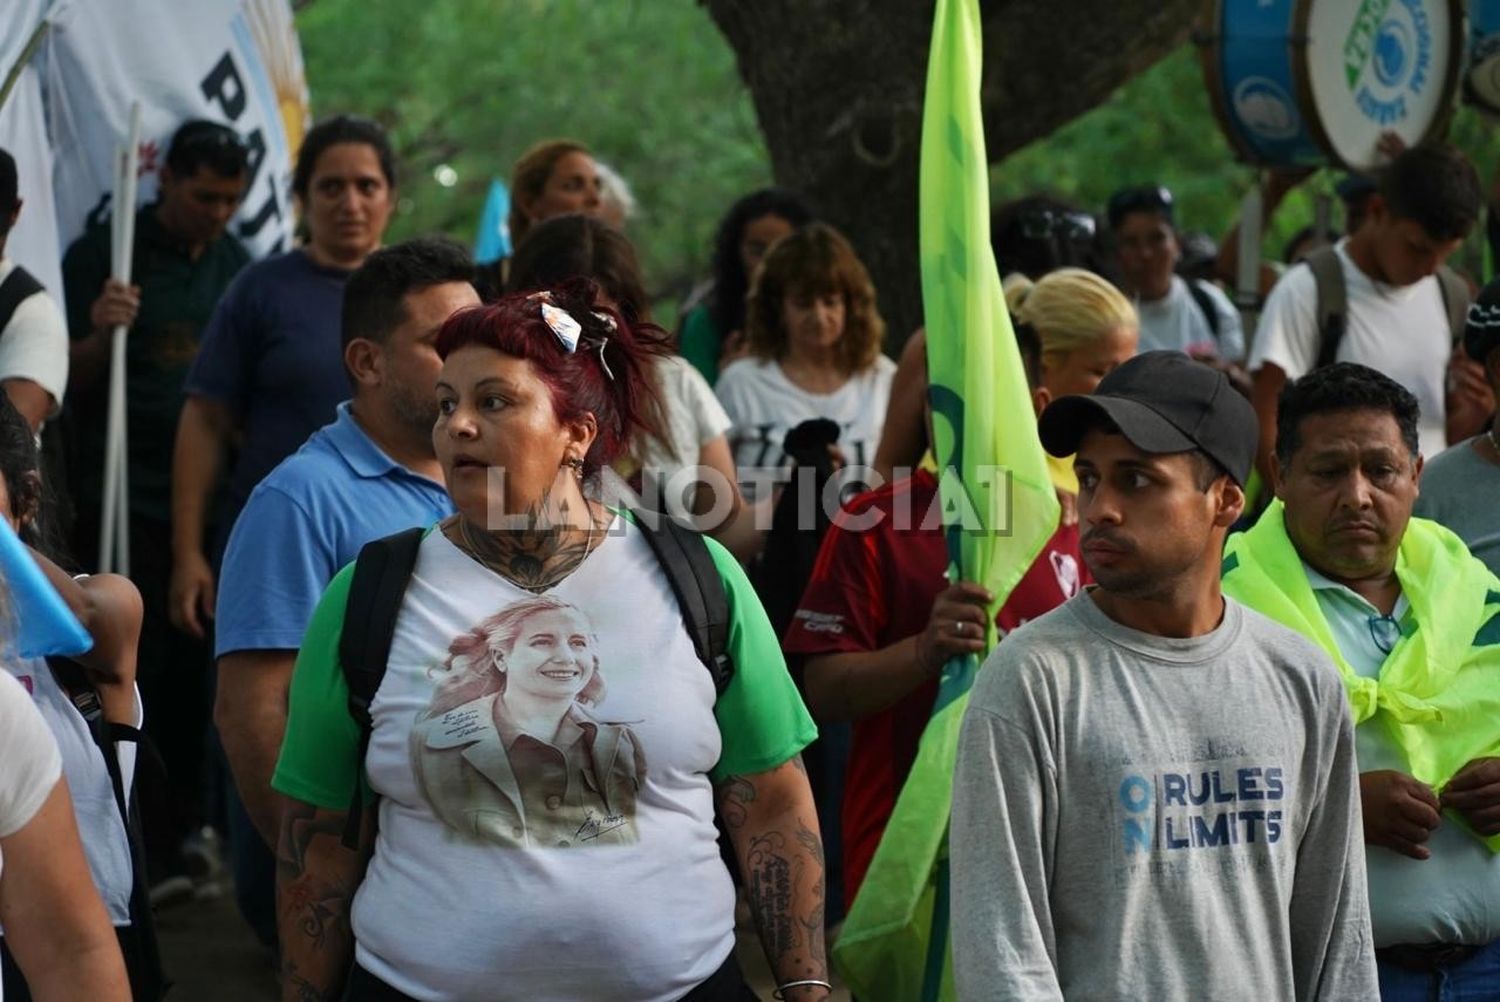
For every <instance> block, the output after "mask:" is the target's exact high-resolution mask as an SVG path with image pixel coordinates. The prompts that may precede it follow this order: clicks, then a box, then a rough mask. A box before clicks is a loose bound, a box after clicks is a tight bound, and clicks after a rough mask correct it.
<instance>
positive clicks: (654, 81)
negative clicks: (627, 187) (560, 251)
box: [297, 0, 770, 321]
mask: <svg viewBox="0 0 1500 1002" xmlns="http://www.w3.org/2000/svg"><path fill="white" fill-rule="evenodd" d="M297 27H298V30H299V33H300V35H301V39H302V48H303V56H304V59H305V62H306V65H307V78H308V81H309V86H310V89H311V92H312V104H313V111H314V114H315V115H316V116H317V117H322V116H324V115H328V114H333V113H336V112H341V111H348V112H357V113H360V114H365V115H370V116H372V117H375V118H377V119H379V120H380V121H381V122H383V123H384V124H386V125H387V126H388V127H389V128H390V129H391V130H392V134H393V137H394V141H395V143H396V147H397V151H398V153H399V155H400V159H401V163H400V170H401V192H400V195H401V199H400V208H399V211H398V215H397V217H396V219H395V221H394V223H393V224H392V228H391V233H390V237H391V238H392V239H398V240H399V239H402V238H404V237H408V236H413V235H417V234H421V233H430V232H434V231H440V232H445V233H448V234H449V235H451V236H454V237H455V238H458V239H461V240H464V241H472V240H473V239H474V235H475V229H476V225H477V223H478V219H479V212H480V209H481V208H482V206H483V204H484V199H485V196H486V194H487V193H488V189H489V184H490V179H491V177H494V176H499V177H500V178H502V179H503V180H505V181H506V182H507V183H508V182H509V178H510V171H511V167H512V165H513V164H514V163H515V160H516V158H517V157H519V156H520V155H521V153H522V152H524V151H525V149H526V148H527V147H528V146H530V145H531V144H533V143H535V142H537V141H539V140H543V139H549V138H556V137H569V138H574V139H578V140H580V141H582V142H584V143H585V144H586V145H588V146H589V147H591V148H592V149H593V151H594V152H595V154H596V155H597V156H598V157H599V158H600V159H602V160H604V161H606V162H608V163H609V164H610V165H611V166H612V167H614V168H615V169H616V170H617V171H619V172H620V173H621V174H622V175H623V176H624V177H625V178H626V179H627V180H628V181H629V182H630V184H631V186H632V188H633V190H634V193H635V196H636V200H637V202H638V203H639V215H638V216H637V218H636V219H635V220H633V221H632V222H631V223H630V224H629V225H628V229H629V231H630V235H631V237H632V238H633V239H634V241H635V242H636V245H637V248H638V249H639V250H640V252H641V256H642V259H643V265H644V266H645V268H646V272H647V277H648V281H649V282H650V287H651V288H652V290H653V291H661V292H667V293H670V294H680V293H681V292H683V291H685V290H686V288H687V287H688V286H689V285H690V284H691V283H692V281H693V279H694V278H696V277H697V276H699V275H701V274H702V273H703V271H704V270H705V269H706V267H707V263H708V256H709V244H710V241H711V239H712V233H713V230H714V227H715V226H716V225H717V224H718V221H719V217H720V216H721V215H722V214H723V212H724V211H725V209H727V208H728V206H729V203H730V202H732V201H733V200H734V199H735V198H737V197H738V196H739V195H741V194H743V193H745V192H747V191H750V190H752V189H754V188H756V187H759V186H761V185H764V184H767V183H769V181H770V167H769V163H768V160H767V158H766V153H765V146H764V143H763V141H762V139H761V137H760V132H759V129H758V128H757V126H756V122H755V114H754V110H753V108H752V107H751V104H750V98H749V94H748V92H747V91H746V89H745V87H744V85H743V83H742V82H741V81H740V78H739V74H738V72H737V70H736V68H735V62H734V54H733V52H732V51H731V50H730V48H729V45H728V43H726V42H725V41H724V38H723V36H721V35H720V34H719V32H718V30H717V29H716V28H715V27H714V24H713V22H712V21H711V20H710V18H709V16H708V13H707V11H706V10H705V9H704V8H703V7H702V6H700V5H699V4H697V3H694V2H691V0H671V2H666V0H632V2H624V0H610V2H607V3H603V2H597V0H424V2H422V3H420V4H417V3H406V2H402V3H392V2H388V0H386V2H382V0H316V2H314V3H312V4H311V5H310V6H308V7H307V8H306V9H305V10H303V11H302V13H300V14H299V15H298V17H297ZM441 164H447V165H449V166H451V167H452V168H453V169H454V170H455V171H456V172H457V176H458V180H457V183H456V184H455V185H453V186H452V187H443V186H442V185H440V184H438V183H437V181H436V180H435V179H434V177H433V171H434V169H435V168H436V167H438V166H439V165H441ZM659 319H662V320H665V321H670V320H671V319H672V318H671V317H668V316H660V317H659Z"/></svg>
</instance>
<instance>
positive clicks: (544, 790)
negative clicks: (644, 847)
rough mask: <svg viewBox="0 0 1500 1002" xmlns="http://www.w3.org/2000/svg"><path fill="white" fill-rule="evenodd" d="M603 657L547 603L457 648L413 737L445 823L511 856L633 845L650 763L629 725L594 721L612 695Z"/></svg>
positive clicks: (474, 633) (503, 618)
mask: <svg viewBox="0 0 1500 1002" xmlns="http://www.w3.org/2000/svg"><path fill="white" fill-rule="evenodd" d="M598 647H599V644H598V637H597V636H596V635H595V633H594V627H593V624H592V623H591V622H590V621H589V618H588V616H587V615H586V614H585V613H584V612H583V611H582V610H581V609H579V608H577V607H576V606H573V605H570V604H569V603H567V602H564V601H561V600H560V599H556V598H552V597H550V596H546V595H539V596H536V597H534V598H527V599H523V600H522V601H519V602H516V603H514V604H512V605H509V606H507V607H505V608H504V609H502V610H501V611H500V612H498V613H496V614H495V615H493V616H491V617H489V618H488V619H486V620H484V621H483V622H481V623H480V624H479V625H478V626H476V627H475V628H474V629H472V630H470V631H469V632H468V633H466V634H464V635H463V636H461V637H459V638H458V639H456V640H454V641H453V643H452V644H451V645H450V646H449V648H448V659H447V661H446V662H445V663H444V665H443V668H442V669H441V670H440V672H439V673H438V680H437V681H438V686H437V689H436V691H435V693H434V694H433V697H432V702H431V704H430V705H429V706H428V708H427V710H426V711H425V712H424V713H423V714H422V716H421V717H420V718H419V720H418V722H417V725H416V727H415V728H413V730H412V737H411V749H412V763H413V767H414V770H415V772H416V775H417V780H418V782H419V783H420V784H421V788H422V791H423V793H424V794H425V795H426V797H427V800H428V802H429V803H430V804H431V806H432V809H433V812H434V813H435V814H436V815H437V816H438V817H439V818H441V819H442V820H443V822H444V823H445V824H447V825H448V826H449V827H451V828H453V829H454V830H456V831H458V832H461V833H462V834H464V835H465V836H468V837H470V838H475V839H480V840H483V841H486V842H494V843H498V844H500V845H503V846H509V847H513V848H519V847H527V848H540V847H544V846H556V847H559V848H566V847H569V846H586V845H591V844H605V845H620V844H629V843H633V842H635V841H636V837H637V835H636V828H635V800H636V791H637V790H638V789H639V788H640V784H641V782H642V780H643V779H644V778H645V773H646V763H645V757H644V755H643V754H642V752H641V748H640V744H639V743H638V741H637V740H636V736H635V734H634V733H633V732H632V731H631V729H630V728H629V727H628V726H626V725H624V724H620V723H609V722H605V721H602V720H599V719H597V718H596V717H595V716H594V715H593V713H592V712H591V709H592V708H594V707H597V706H598V705H599V703H600V702H601V701H602V700H603V698H604V692H605V689H604V676H603V675H602V674H601V673H600V670H599V653H598Z"/></svg>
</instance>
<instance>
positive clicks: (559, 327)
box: [542, 300, 583, 355]
mask: <svg viewBox="0 0 1500 1002" xmlns="http://www.w3.org/2000/svg"><path fill="white" fill-rule="evenodd" d="M542 319H543V320H545V321H546V322H547V326H548V327H551V328H552V333H553V334H556V335H557V340H558V341H559V342H560V343H561V344H562V346H563V351H565V352H567V353H568V354H570V355H571V354H573V352H574V351H576V350H577V349H578V337H579V335H581V334H582V333H583V327H582V326H581V325H580V324H579V323H578V321H577V320H574V319H573V314H571V313H569V312H568V311H567V310H565V309H563V308H562V307H561V306H553V305H552V304H551V303H549V302H547V301H545V300H543V302H542Z"/></svg>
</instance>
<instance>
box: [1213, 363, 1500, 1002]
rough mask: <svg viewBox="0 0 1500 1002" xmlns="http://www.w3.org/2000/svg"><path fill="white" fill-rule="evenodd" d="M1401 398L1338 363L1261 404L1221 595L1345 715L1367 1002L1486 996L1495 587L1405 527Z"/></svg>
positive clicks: (1492, 933)
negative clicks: (1258, 474) (1246, 498)
mask: <svg viewBox="0 0 1500 1002" xmlns="http://www.w3.org/2000/svg"><path fill="white" fill-rule="evenodd" d="M1417 427H1418V405H1417V400H1416V398H1415V397H1414V396H1413V395H1412V394H1411V393H1410V392H1409V391H1407V390H1406V389H1405V388H1403V387H1402V386H1401V385H1400V384H1398V383H1396V382H1395V381H1394V380H1392V379H1390V378H1389V377H1387V376H1385V375H1382V374H1381V373H1379V372H1376V371H1375V370H1373V369H1369V368H1366V367H1365V366H1361V365H1352V364H1349V363H1338V364H1335V365H1331V366H1328V367H1326V368H1323V369H1319V370H1316V371H1314V372H1312V373H1309V374H1308V375H1306V376H1303V377H1302V378H1301V379H1299V380H1297V381H1295V382H1293V383H1291V384H1289V385H1288V386H1287V387H1286V389H1285V390H1284V391H1283V392H1282V394H1281V399H1280V402H1279V404H1278V409H1277V439H1276V454H1275V460H1274V462H1273V463H1272V471H1273V480H1274V483H1275V487H1276V496H1277V500H1276V501H1275V502H1273V504H1272V505H1271V507H1269V508H1268V509H1267V510H1266V512H1265V514H1264V515H1262V516H1261V518H1260V520H1259V521H1258V522H1257V523H1256V524H1255V526H1254V527H1253V528H1251V529H1250V530H1249V531H1248V532H1246V533H1243V534H1241V535H1239V536H1236V537H1234V538H1233V539H1232V540H1231V541H1230V544H1229V546H1228V547H1227V550H1226V555H1225V559H1224V590H1225V592H1226V593H1228V594H1231V595H1233V596H1235V597H1236V598H1238V599H1239V600H1240V601H1242V602H1244V603H1245V604H1247V605H1249V606H1251V607H1252V608H1254V609H1256V610H1257V611H1259V612H1261V613H1263V614H1265V615H1268V616H1270V617H1272V618H1273V619H1277V620H1279V621H1281V622H1282V623H1283V624H1284V625H1287V626H1290V627H1292V628H1293V629H1296V630H1298V631H1299V632H1302V633H1303V634H1305V635H1306V636H1307V637H1308V638H1309V639H1312V640H1314V641H1316V642H1317V643H1318V644H1319V645H1320V646H1322V647H1323V648H1324V649H1325V650H1326V651H1327V652H1328V654H1329V655H1330V656H1331V657H1332V658H1333V660H1334V661H1335V663H1336V664H1337V665H1338V667H1339V669H1340V672H1341V674H1342V675H1343V677H1344V684H1345V688H1346V690H1347V691H1348V694H1349V701H1350V708H1351V712H1352V713H1353V716H1354V722H1355V724H1356V727H1355V732H1354V734H1355V752H1356V756H1357V758H1358V762H1359V772H1360V801H1361V813H1362V815H1363V821H1364V832H1365V842H1366V847H1367V848H1366V853H1365V859H1366V873H1367V876H1368V883H1369V898H1370V918H1371V925H1372V931H1373V935H1374V942H1375V957H1376V963H1377V966H1378V968H1379V976H1380V996H1381V999H1382V1000H1384V1002H1407V1000H1414V1002H1415V1000H1422V1002H1427V1000H1430V999H1438V998H1443V999H1448V998H1453V999H1465V1000H1477V1002H1483V1000H1492V1002H1500V838H1497V836H1500V580H1497V579H1496V577H1495V576H1494V574H1493V573H1491V572H1490V571H1489V569H1488V568H1487V567H1485V565H1484V564H1483V562H1482V561H1480V560H1479V559H1477V558H1476V557H1474V556H1473V555H1472V554H1470V553H1469V551H1468V549H1467V548H1466V547H1465V546H1464V544H1463V541H1462V540H1460V539H1459V538H1458V537H1457V536H1455V535H1454V534H1453V533H1451V532H1449V531H1448V530H1446V529H1444V528H1443V527H1442V526H1440V525H1438V524H1437V523H1434V522H1429V521H1427V520H1425V519H1419V518H1412V509H1413V506H1414V504H1415V502H1416V500H1417V494H1418V481H1419V479H1420V478H1421V474H1422V466H1423V461H1422V456H1421V455H1420V453H1419V451H1418V438H1417Z"/></svg>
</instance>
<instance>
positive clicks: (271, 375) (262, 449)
mask: <svg viewBox="0 0 1500 1002" xmlns="http://www.w3.org/2000/svg"><path fill="white" fill-rule="evenodd" d="M395 159H396V158H395V154H394V153H393V151H392V150H391V144H390V140H389V138H388V137H387V136H386V133H385V130H384V129H382V128H381V127H380V126H379V125H378V124H376V123H375V122H372V121H370V120H369V119H365V118H355V117H353V116H348V115H340V116H338V117H336V118H330V119H326V120H324V121H322V122H319V123H318V124H317V125H315V126H313V128H312V129H311V130H310V131H309V132H308V133H307V137H306V138H305V139H304V140H303V141H302V148H301V149H300V150H299V151H298V154H297V166H296V169H295V171H294V172H293V174H292V193H293V195H294V197H295V199H296V202H297V208H298V212H299V215H300V217H301V221H302V225H303V226H304V227H305V229H306V232H307V242H306V244H305V245H303V246H302V247H299V248H297V249H295V250H292V251H288V252H287V253H285V254H278V255H276V256H274V257H270V258H267V259H266V260H264V261H260V262H257V263H255V264H252V265H251V266H250V267H248V268H246V269H245V270H243V271H241V272H240V273H239V275H238V276H237V277H236V278H235V280H234V283H233V284H232V285H230V287H229V289H228V291H227V292H225V294H224V298H223V299H221V300H220V301H219V305H218V307H217V308H216V309H215V310H214V315H213V319H211V320H210V321H209V324H208V327H207V329H206V330H204V332H203V341H202V344H201V345H200V346H199V349H198V354H197V357H196V358H195V359H194V361H193V367H192V369H191V370H190V371H189V373H188V377H187V382H186V384H185V387H184V390H185V392H186V394H187V399H186V401H185V402H184V403H183V407H182V418H181V420H180V421H179V423H178V427H177V444H176V449H175V453H174V455H173V460H172V541H171V542H172V557H173V560H172V563H173V568H172V599H171V606H172V621H173V623H175V624H176V626H177V627H178V628H179V629H181V630H183V631H185V632H187V633H189V634H191V635H193V636H195V637H203V636H205V635H206V631H207V624H208V622H209V621H210V620H212V619H213V609H214V591H215V589H214V575H215V570H214V568H215V566H216V564H217V559H218V555H219V554H220V553H222V551H223V547H224V543H225V542H226V541H227V540H228V538H229V530H230V529H231V528H232V527H233V524H234V520H235V518H236V517H237V516H238V514H239V511H240V509H241V508H242V507H244V504H245V501H246V500H247V499H248V498H249V497H250V492H251V491H252V490H254V488H255V485H256V484H258V483H260V481H261V479H262V478H263V477H264V476H265V475H266V474H267V473H270V472H271V470H272V469H274V468H275V467H276V465H277V464H278V463H280V462H281V461H282V460H283V459H285V458H286V457H287V456H290V455H291V454H292V453H294V452H296V451H297V450H298V449H299V448H301V447H302V443H303V442H305V441H306V440H307V437H308V436H309V435H311V434H312V433H313V432H315V431H317V430H318V429H319V428H321V427H323V425H325V424H328V423H329V422H330V421H332V420H333V419H334V410H335V408H337V407H338V405H339V404H340V403H342V402H343V401H344V400H347V399H348V397H349V376H348V374H347V373H346V372H345V371H344V353H343V344H342V339H341V336H340V321H341V317H342V315H343V300H344V283H345V282H346V281H347V280H348V278H349V276H350V275H351V274H352V273H353V272H354V270H355V269H356V268H358V267H359V266H360V265H361V264H363V263H364V260H365V258H366V257H368V256H369V255H370V253H371V252H373V251H374V250H375V249H376V248H378V247H379V246H380V243H381V240H382V239H383V238H384V236H385V227H386V223H388V222H389V221H390V217H391V210H392V209H393V208H394V207H395V204H396V166H395ZM232 443H235V444H237V446H238V448H237V450H236V458H235V465H234V468H233V470H231V471H230V474H229V496H228V498H227V505H226V510H225V511H224V513H223V517H222V518H220V519H219V520H218V524H217V525H215V526H213V531H212V532H210V517H211V514H212V513H211V507H212V500H213V496H214V492H215V490H216V489H217V488H218V485H219V474H220V470H221V468H222V466H223V462H224V457H225V455H226V453H227V452H228V449H229V446H230V445H231V444H232ZM168 750H169V749H167V748H164V749H163V751H168ZM168 757H169V760H170V758H171V756H168Z"/></svg>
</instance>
